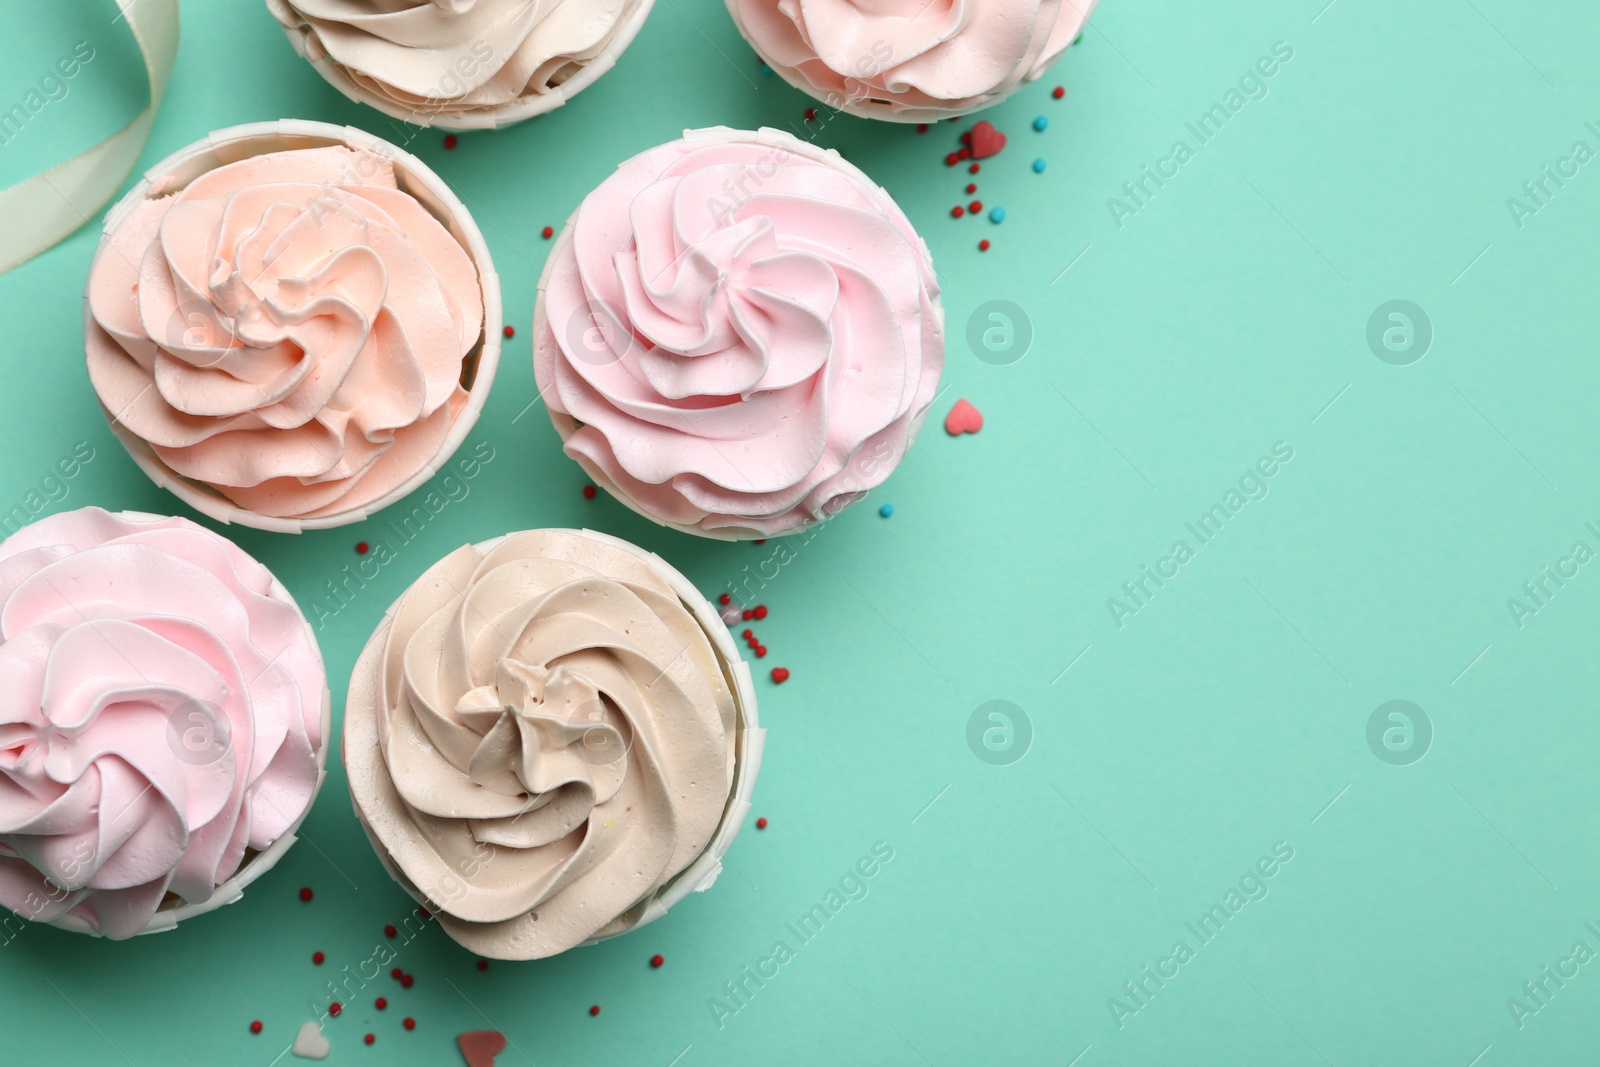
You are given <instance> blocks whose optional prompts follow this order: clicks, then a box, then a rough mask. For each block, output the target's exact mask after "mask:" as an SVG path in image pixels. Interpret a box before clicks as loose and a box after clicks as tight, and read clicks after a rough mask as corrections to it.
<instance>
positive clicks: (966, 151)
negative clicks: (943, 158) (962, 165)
mask: <svg viewBox="0 0 1600 1067" xmlns="http://www.w3.org/2000/svg"><path fill="white" fill-rule="evenodd" d="M956 158H957V159H971V158H972V149H970V148H963V149H961V150H960V151H958V152H956Z"/></svg>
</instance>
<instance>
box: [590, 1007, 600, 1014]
mask: <svg viewBox="0 0 1600 1067" xmlns="http://www.w3.org/2000/svg"><path fill="white" fill-rule="evenodd" d="M589 1014H590V1015H599V1014H600V1005H598V1004H596V1005H594V1006H593V1007H591V1008H590V1009H589Z"/></svg>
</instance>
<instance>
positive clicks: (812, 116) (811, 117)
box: [806, 107, 817, 122]
mask: <svg viewBox="0 0 1600 1067" xmlns="http://www.w3.org/2000/svg"><path fill="white" fill-rule="evenodd" d="M816 119H817V109H816V108H814V107H808V108H806V121H807V122H815V121H816Z"/></svg>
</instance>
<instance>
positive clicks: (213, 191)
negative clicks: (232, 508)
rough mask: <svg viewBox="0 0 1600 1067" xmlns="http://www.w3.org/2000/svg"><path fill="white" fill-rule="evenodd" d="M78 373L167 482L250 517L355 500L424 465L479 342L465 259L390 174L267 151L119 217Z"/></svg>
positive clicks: (311, 152)
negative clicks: (173, 476)
mask: <svg viewBox="0 0 1600 1067" xmlns="http://www.w3.org/2000/svg"><path fill="white" fill-rule="evenodd" d="M86 300H87V305H88V306H87V309H86V310H87V314H86V316H85V320H86V321H85V329H84V332H85V337H86V345H87V351H88V361H89V377H90V379H91V380H92V381H93V382H94V387H95V391H96V392H97V393H98V394H99V396H100V402H101V404H102V405H103V406H104V407H105V409H106V411H107V414H108V416H109V417H110V418H111V419H112V420H113V422H114V423H120V424H121V425H122V426H125V427H126V428H127V429H128V430H130V431H132V432H133V433H134V434H136V435H137V436H138V437H140V438H142V439H143V440H144V441H146V442H148V443H149V444H150V446H151V448H152V449H153V450H154V451H155V454H156V455H157V456H158V457H159V458H160V460H161V461H162V462H163V463H165V464H166V465H167V466H168V467H169V468H171V470H173V471H174V472H176V473H177V474H179V475H182V476H183V477H185V478H190V479H193V480H195V481H198V482H203V483H205V484H207V485H210V486H211V487H212V488H214V489H215V490H217V491H218V492H220V493H221V494H222V495H223V496H225V497H227V498H228V499H229V500H231V501H233V502H234V503H235V504H237V505H238V506H239V507H241V508H244V509H246V510H249V511H253V512H256V513H258V514H261V515H271V516H278V517H295V518H311V517H316V516H322V515H329V514H333V513H337V512H343V511H348V510H350V509H352V508H358V507H361V506H362V505H365V504H368V503H370V502H372V501H374V500H376V499H378V498H379V497H381V496H383V495H384V494H385V493H387V492H389V491H390V490H392V489H394V488H396V487H397V486H399V485H400V484H401V483H403V482H404V481H405V480H406V479H407V478H409V477H411V476H412V475H413V474H415V473H417V472H418V471H419V470H421V469H422V468H423V467H424V466H425V465H426V464H427V463H428V462H429V461H430V460H432V459H433V458H434V456H435V455H436V454H437V453H438V451H439V450H440V448H441V446H442V445H443V444H444V442H445V438H446V436H447V435H448V433H449V430H450V426H451V423H453V422H454V421H455V419H456V417H457V415H459V414H460V413H461V411H462V410H463V408H464V407H465V406H466V399H467V394H466V391H465V390H464V389H463V388H462V386H461V377H462V362H463V360H464V359H465V358H466V356H467V355H468V354H469V353H470V352H471V351H472V349H473V347H474V346H475V345H477V344H478V343H479V340H480V338H481V337H482V334H483V294H482V291H481V288H480V280H479V277H478V272H477V269H476V267H475V266H474V265H473V262H472V260H471V258H469V256H468V255H467V252H466V250H465V249H463V248H462V246H461V245H460V243H459V242H457V241H456V239H455V238H454V237H452V236H451V235H450V233H449V231H448V230H446V229H445V228H444V226H443V225H441V224H440V222H439V221H438V220H437V219H435V218H434V217H433V216H432V215H430V214H429V213H428V210H427V209H426V208H425V207H424V206H423V205H422V204H421V203H420V202H419V201H418V200H417V199H416V198H415V197H413V196H412V195H411V194H410V193H408V192H406V191H404V190H402V189H400V188H399V187H398V185H397V183H396V181H395V174H394V168H393V165H392V164H391V163H390V161H389V160H387V159H385V158H383V157H382V156H379V155H378V154H376V153H374V152H370V151H367V150H365V149H353V148H347V147H342V146H337V147H327V148H306V149H298V150H292V151H283V152H271V153H267V154H263V155H258V156H253V157H251V158H248V159H244V160H241V161H239V162H237V163H230V164H227V165H225V166H221V167H218V168H216V169H215V170H212V171H209V172H207V173H205V174H203V175H201V176H200V177H198V178H196V179H194V180H193V181H192V182H190V183H189V184H188V185H187V186H185V187H184V188H183V189H182V190H181V191H179V192H178V193H176V194H174V195H167V196H158V197H155V198H152V199H146V200H143V201H140V202H139V203H137V204H136V205H135V206H134V207H133V209H132V210H131V211H129V212H128V213H127V214H126V215H125V216H124V217H123V218H122V219H120V220H119V221H118V222H117V224H116V226H115V227H114V228H113V229H112V230H111V232H110V233H108V234H107V236H106V239H105V241H104V242H103V244H102V246H101V249H100V251H99V253H98V254H97V255H96V257H95V262H94V266H93V267H92V268H91V270H90V273H89V285H88V292H87V294H86Z"/></svg>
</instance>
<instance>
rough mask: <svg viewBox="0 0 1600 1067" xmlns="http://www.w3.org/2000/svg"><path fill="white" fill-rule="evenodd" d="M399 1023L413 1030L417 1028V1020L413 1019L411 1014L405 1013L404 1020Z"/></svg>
mask: <svg viewBox="0 0 1600 1067" xmlns="http://www.w3.org/2000/svg"><path fill="white" fill-rule="evenodd" d="M400 1025H401V1026H403V1027H405V1028H406V1029H407V1030H415V1029H416V1028H417V1020H415V1019H413V1018H412V1017H411V1016H409V1015H407V1016H406V1021H405V1022H403V1023H401V1024H400Z"/></svg>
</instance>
